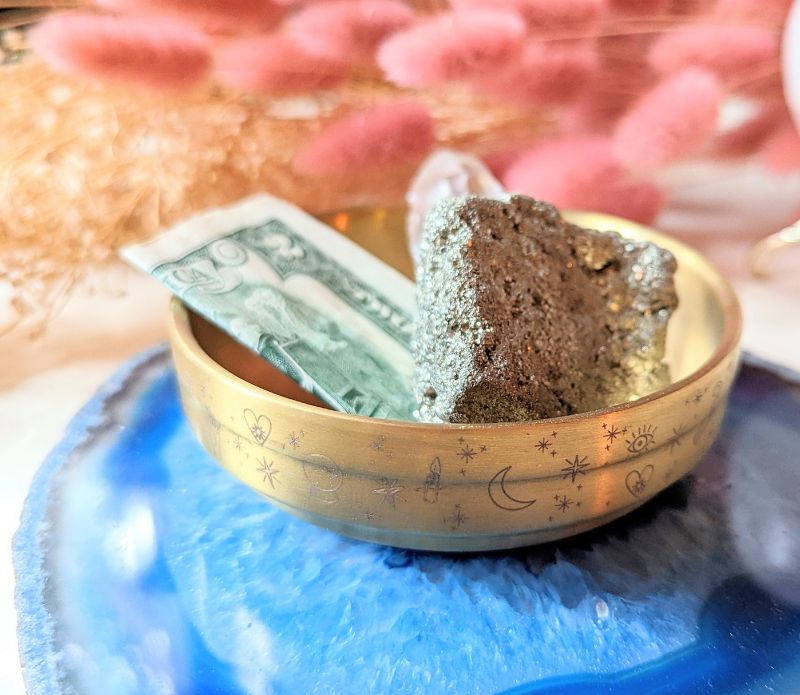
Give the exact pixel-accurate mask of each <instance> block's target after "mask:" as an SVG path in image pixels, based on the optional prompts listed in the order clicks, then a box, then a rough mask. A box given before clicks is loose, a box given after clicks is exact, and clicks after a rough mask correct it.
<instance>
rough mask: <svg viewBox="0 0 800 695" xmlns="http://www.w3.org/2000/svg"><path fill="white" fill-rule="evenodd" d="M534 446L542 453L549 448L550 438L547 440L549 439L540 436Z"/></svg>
mask: <svg viewBox="0 0 800 695" xmlns="http://www.w3.org/2000/svg"><path fill="white" fill-rule="evenodd" d="M536 448H537V449H538V450H539V451H541V452H542V453H544V452H545V451H547V450H548V449H549V448H550V440H549V439H546V438H545V437H542V438H541V439H540V440H539V441H538V442H537V443H536Z"/></svg>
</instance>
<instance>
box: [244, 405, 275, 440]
mask: <svg viewBox="0 0 800 695" xmlns="http://www.w3.org/2000/svg"><path fill="white" fill-rule="evenodd" d="M244 422H245V424H246V425H247V429H248V430H250V434H252V435H253V439H255V440H256V441H257V442H258V443H259V444H261V446H264V442H266V441H267V439H269V433H270V432H272V421H271V420H270V419H269V418H268V417H267V416H266V415H256V414H255V413H254V412H253V411H252V410H250V408H245V410H244Z"/></svg>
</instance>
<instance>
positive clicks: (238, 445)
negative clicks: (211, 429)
mask: <svg viewBox="0 0 800 695" xmlns="http://www.w3.org/2000/svg"><path fill="white" fill-rule="evenodd" d="M231 442H232V443H233V448H234V449H236V450H237V451H241V450H242V440H241V437H239V435H238V434H237V435H236V439H232V440H231Z"/></svg>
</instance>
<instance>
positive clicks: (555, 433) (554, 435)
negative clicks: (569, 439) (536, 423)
mask: <svg viewBox="0 0 800 695" xmlns="http://www.w3.org/2000/svg"><path fill="white" fill-rule="evenodd" d="M550 436H551V437H552V438H553V439H555V438H556V437H557V436H558V432H551V433H550Z"/></svg>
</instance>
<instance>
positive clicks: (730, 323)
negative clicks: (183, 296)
mask: <svg viewBox="0 0 800 695" xmlns="http://www.w3.org/2000/svg"><path fill="white" fill-rule="evenodd" d="M564 216H565V217H567V218H568V219H570V218H571V221H577V222H578V223H580V222H579V220H580V218H583V217H589V216H591V219H593V220H599V221H602V222H603V224H604V226H605V228H607V229H611V230H617V229H621V230H625V229H626V228H627V229H630V228H637V229H639V230H641V231H643V232H645V233H646V234H647V236H648V238H649V239H651V240H652V241H654V242H655V243H657V244H659V245H661V246H664V247H668V248H670V247H671V248H677V249H680V254H681V257H682V258H683V259H691V261H692V262H693V263H696V264H699V265H700V266H702V267H703V269H704V271H705V277H706V279H707V280H709V281H710V282H711V284H712V285H713V287H714V294H715V296H716V297H717V299H718V301H719V304H720V307H721V309H722V315H723V320H724V323H723V331H722V337H721V339H720V344H719V346H718V347H717V349H716V350H715V351H714V353H713V354H712V355H711V356H710V357H709V358H708V359H707V360H706V361H705V362H704V363H703V364H702V365H701V366H700V367H699V368H698V369H696V370H695V371H693V372H692V373H691V374H688V375H687V376H685V377H683V378H682V379H679V380H678V381H676V382H674V383H672V384H670V385H669V386H666V387H664V388H662V389H659V390H658V391H654V392H653V393H650V394H648V395H646V396H643V397H642V398H637V399H635V400H632V401H628V402H626V403H620V404H617V405H614V406H609V407H607V408H600V409H597V410H592V411H586V412H582V413H576V414H574V415H562V416H560V417H554V418H542V419H540V420H536V421H535V422H536V423H537V424H539V423H541V424H545V423H563V422H570V423H574V422H578V421H580V420H583V419H588V418H594V417H596V416H598V415H600V414H606V413H620V412H625V411H627V410H631V409H634V408H639V407H641V406H642V405H645V404H647V403H651V402H653V401H656V400H659V399H661V398H664V397H665V396H669V395H670V394H673V393H676V392H678V391H681V390H683V389H685V388H687V387H688V386H690V385H691V384H693V383H694V382H696V381H698V380H699V379H702V377H703V376H704V375H706V374H708V373H709V372H710V371H712V370H713V369H714V368H715V367H716V366H717V365H718V364H719V363H720V362H722V361H723V360H724V359H725V358H726V357H727V356H728V355H730V354H731V352H733V351H734V350H735V349H736V347H737V345H738V344H739V340H740V337H741V333H742V312H741V307H740V305H739V301H738V299H737V297H736V293H735V292H734V290H733V288H732V287H731V285H730V283H729V282H728V281H727V280H726V279H725V277H724V276H723V275H722V273H720V272H719V270H717V268H716V267H715V266H714V265H713V264H712V263H710V262H709V261H708V260H707V259H706V258H705V257H704V256H703V255H702V254H701V253H700V252H698V251H696V250H695V249H693V248H691V247H690V246H687V245H686V244H685V243H683V242H682V241H679V240H678V239H676V238H675V237H672V236H670V235H667V234H664V233H661V232H658V231H655V230H653V229H652V228H650V227H647V226H644V225H640V224H636V223H633V222H631V221H630V220H625V219H623V218H620V217H616V216H614V215H606V214H601V213H594V212H592V213H583V212H564ZM593 226H597V225H596V224H595V225H593ZM623 236H625V235H624V233H623ZM189 311H191V309H189V308H187V307H186V306H185V305H184V304H183V302H182V301H181V300H180V299H179V298H177V297H173V299H172V302H171V304H170V317H169V333H170V340H171V341H173V342H175V341H179V342H180V343H182V346H183V349H184V352H185V353H187V354H189V355H190V356H191V358H193V359H195V360H197V361H199V362H201V363H202V364H203V366H204V368H205V369H207V370H210V371H212V372H215V373H216V374H217V376H219V377H222V378H224V379H228V380H232V381H234V382H235V383H238V384H240V385H241V386H243V387H245V388H247V389H252V390H255V391H256V392H258V393H259V395H260V396H262V397H263V398H264V399H265V400H267V401H273V402H276V403H278V404H282V405H283V406H289V407H295V408H300V409H302V410H306V411H310V412H312V413H315V414H317V415H318V416H320V417H325V418H331V419H334V420H336V419H341V420H344V421H348V422H352V421H364V422H368V421H372V420H373V418H370V417H367V416H364V415H353V414H350V413H342V412H338V411H335V410H330V409H328V408H323V407H320V406H316V405H311V404H307V403H301V402H299V401H296V400H294V399H292V398H287V397H286V396H281V395H279V394H277V393H274V392H272V391H269V390H267V389H264V388H261V387H259V386H256V385H255V384H253V383H251V382H249V381H247V380H245V379H242V378H241V377H239V376H237V375H236V374H233V373H232V372H230V371H228V370H227V369H225V368H224V367H223V366H222V365H220V364H219V363H218V362H217V361H215V360H214V359H213V358H212V357H211V356H210V355H208V353H206V351H205V350H204V349H203V347H202V346H201V345H200V343H199V342H198V340H197V338H196V337H195V335H194V332H193V331H192V328H191V325H190V321H189ZM380 422H381V424H382V426H385V427H393V426H401V427H412V428H415V429H417V430H418V431H420V432H422V431H424V430H427V431H431V430H436V431H448V430H450V431H453V432H456V431H457V432H464V431H476V430H481V429H485V428H487V427H490V428H492V429H493V430H496V429H503V430H506V431H509V432H513V431H514V430H517V429H519V430H521V429H526V428H529V427H530V424H531V422H528V421H524V422H497V423H427V422H417V421H414V420H391V419H381V421H380Z"/></svg>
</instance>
